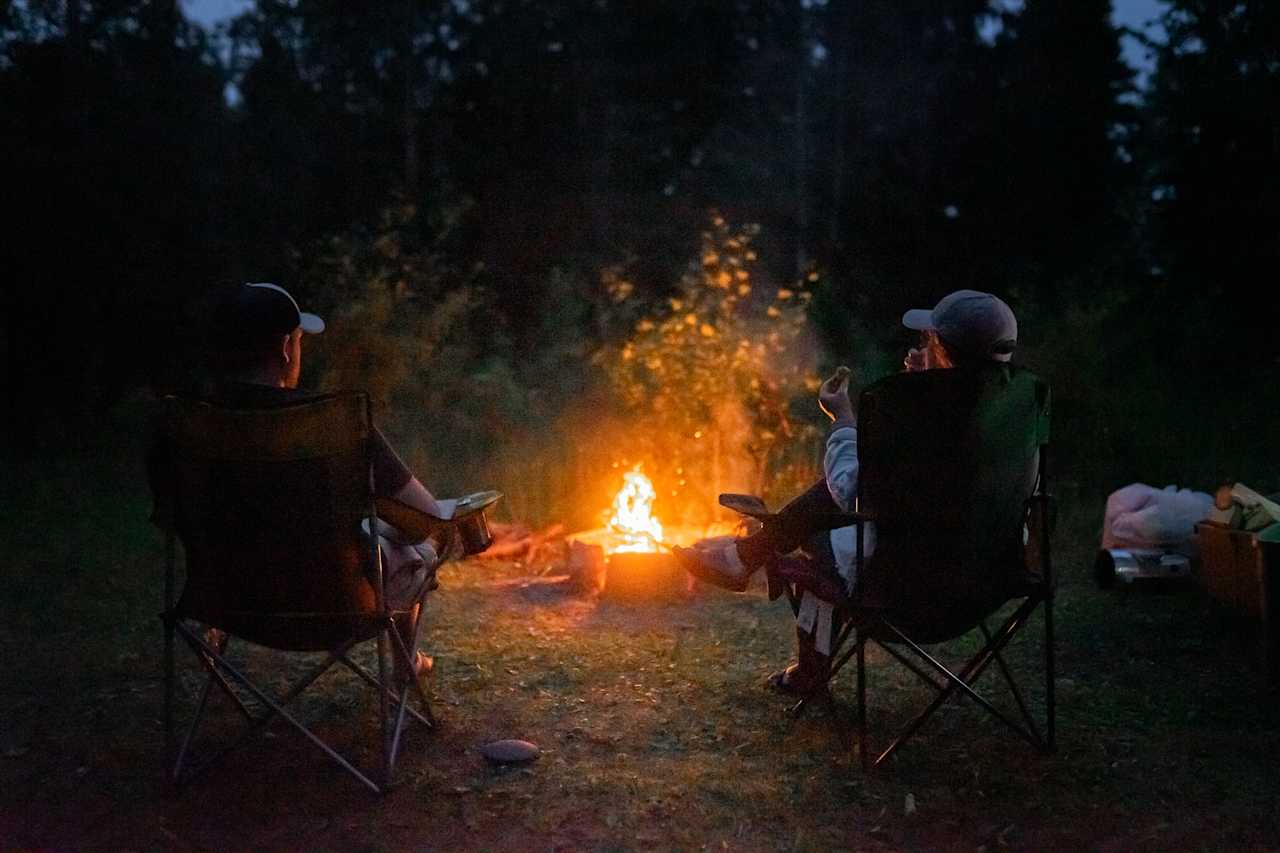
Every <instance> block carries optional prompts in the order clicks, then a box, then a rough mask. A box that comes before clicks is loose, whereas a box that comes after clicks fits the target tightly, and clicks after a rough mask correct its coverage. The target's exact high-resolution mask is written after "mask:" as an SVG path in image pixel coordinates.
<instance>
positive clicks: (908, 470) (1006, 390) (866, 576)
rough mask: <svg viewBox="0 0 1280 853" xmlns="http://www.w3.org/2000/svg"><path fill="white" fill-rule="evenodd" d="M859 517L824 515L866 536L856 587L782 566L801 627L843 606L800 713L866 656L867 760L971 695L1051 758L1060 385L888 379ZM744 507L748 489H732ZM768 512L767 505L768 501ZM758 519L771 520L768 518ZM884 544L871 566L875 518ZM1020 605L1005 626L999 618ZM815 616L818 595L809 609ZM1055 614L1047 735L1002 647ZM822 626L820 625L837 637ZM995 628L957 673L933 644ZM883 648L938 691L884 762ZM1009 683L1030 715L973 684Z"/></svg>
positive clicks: (1047, 625)
mask: <svg viewBox="0 0 1280 853" xmlns="http://www.w3.org/2000/svg"><path fill="white" fill-rule="evenodd" d="M858 419H859V429H858V442H859V448H858V456H859V463H860V472H859V490H858V491H859V493H858V504H857V507H856V509H857V512H854V513H845V514H830V515H827V516H824V517H822V518H818V519H815V525H814V527H815V528H824V529H832V528H835V527H843V526H849V525H854V526H856V528H857V551H856V556H855V568H856V580H855V584H854V589H853V590H852V593H851V594H847V595H846V594H845V591H844V589H843V584H841V583H839V582H835V583H833V582H832V579H830V578H829V577H827V576H825V575H823V576H819V575H818V574H817V573H816V572H814V570H813V566H812V563H811V562H810V561H809V560H807V559H805V558H802V557H796V556H784V557H779V558H777V559H776V560H774V561H772V565H770V566H769V567H768V575H769V581H770V588H771V594H774V595H780V594H781V593H782V592H785V593H786V595H787V597H788V600H789V602H790V603H791V606H792V608H793V610H794V611H795V612H796V615H797V619H798V620H799V617H800V614H801V611H802V609H806V602H805V598H806V597H807V596H813V597H815V598H816V599H818V601H819V602H822V603H825V606H828V607H830V608H832V610H833V614H832V618H831V621H830V629H829V630H830V631H831V635H830V637H829V646H830V655H829V657H828V658H827V659H828V660H829V661H831V665H830V667H829V669H828V671H827V673H826V677H825V678H822V679H820V680H819V683H818V684H817V685H816V686H815V688H814V689H813V690H812V691H811V692H810V693H809V694H807V695H806V696H804V698H802V699H801V700H800V701H799V702H798V703H797V704H796V706H795V707H794V709H793V710H794V711H795V712H797V713H799V712H801V711H802V710H803V709H804V708H805V706H806V705H807V704H808V702H809V701H810V700H811V699H812V698H814V697H815V696H817V695H820V694H825V689H826V685H827V682H829V681H830V679H831V678H832V677H834V676H835V675H836V673H838V672H839V671H840V669H841V668H842V667H843V666H844V665H845V664H846V663H848V662H849V660H850V659H851V658H852V659H854V660H855V662H856V679H857V720H858V745H859V752H860V755H861V760H862V763H863V766H864V767H868V766H879V765H880V764H882V763H884V762H885V761H886V760H887V759H888V758H889V757H890V756H891V755H893V754H894V753H895V752H896V751H897V750H898V748H899V747H901V746H902V745H903V744H904V743H906V742H907V740H908V739H909V738H910V737H911V736H912V735H913V734H915V732H916V731H918V730H919V728H920V727H921V726H922V725H923V724H924V723H925V722H926V721H927V720H928V719H929V718H930V717H931V716H932V715H933V713H934V712H935V711H936V710H937V709H938V708H939V707H941V706H942V705H943V703H945V702H946V701H947V700H948V699H950V698H952V697H953V696H967V697H968V698H970V699H972V700H974V701H975V702H976V703H977V704H978V705H979V706H980V707H982V708H983V709H985V710H986V711H987V712H989V713H990V714H991V715H992V716H993V717H995V718H996V719H997V720H999V721H1000V722H1002V723H1003V724H1005V725H1006V726H1008V727H1009V728H1010V729H1011V730H1012V731H1013V732H1015V733H1017V734H1018V735H1020V736H1021V737H1023V738H1025V739H1026V740H1027V741H1029V742H1030V743H1031V744H1032V745H1033V746H1035V747H1036V748H1038V749H1040V750H1042V751H1045V752H1052V751H1053V750H1054V749H1055V733H1054V702H1055V699H1054V650H1053V643H1054V640H1053V595H1054V584H1053V575H1052V567H1051V561H1050V550H1049V528H1050V517H1051V509H1052V504H1051V500H1050V497H1049V495H1048V493H1047V488H1046V487H1047V482H1048V480H1047V467H1048V438H1049V387H1048V385H1047V384H1045V383H1044V382H1043V381H1041V380H1040V379H1039V378H1037V377H1036V376H1034V375H1033V374H1031V373H1029V372H1027V371H1024V370H1020V369H1017V368H1012V367H1009V366H1006V365H994V364H993V365H984V366H982V367H980V368H973V369H969V368H965V369H955V370H934V371H925V372H920V373H904V374H897V375H894V376H890V377H888V378H886V379H884V380H881V381H880V382H877V383H875V384H873V385H871V386H869V387H868V388H867V389H866V390H864V391H863V393H862V394H861V396H860V398H859V408H858ZM726 497H728V498H730V500H729V501H728V502H727V503H726V505H729V506H733V507H735V508H741V507H742V506H743V502H742V499H741V496H738V497H736V498H735V497H734V496H726ZM760 508H761V509H763V505H762V504H761V505H760ZM751 514H755V515H757V517H758V518H760V519H761V520H762V521H763V522H764V523H766V524H768V523H769V514H768V513H767V510H766V511H765V512H763V513H760V512H756V513H751ZM870 522H874V525H875V537H876V540H875V548H874V552H873V553H872V554H871V555H870V556H869V557H864V554H865V547H866V534H867V532H868V531H867V524H868V523H870ZM1010 601H1016V602H1017V606H1016V607H1015V608H1014V610H1013V612H1012V613H1011V614H1010V615H1009V616H1008V617H1007V618H1005V619H1004V621H1003V622H1002V623H1001V624H1000V625H999V627H998V628H996V630H994V631H992V630H991V629H990V628H989V626H988V621H989V620H990V618H991V616H992V615H993V614H994V613H995V612H996V611H997V610H999V609H1000V608H1002V607H1003V606H1004V605H1005V604H1006V603H1008V602H1010ZM808 604H809V608H808V609H812V604H813V603H812V602H809V603H808ZM1042 604H1043V605H1044V630H1045V634H1044V678H1045V682H1044V690H1045V699H1044V714H1045V721H1044V731H1043V733H1042V732H1041V730H1040V728H1039V727H1038V726H1037V724H1036V721H1035V720H1034V719H1033V717H1032V714H1031V713H1030V711H1029V710H1028V706H1027V702H1026V700H1025V699H1024V697H1023V695H1022V691H1021V690H1020V689H1019V688H1018V685H1017V682H1016V681H1015V680H1014V678H1013V676H1012V674H1011V672H1010V670H1009V667H1008V666H1007V665H1006V663H1005V660H1004V658H1003V657H1002V652H1003V650H1004V649H1005V647H1006V646H1007V645H1008V643H1009V641H1010V640H1011V639H1012V638H1013V637H1014V636H1015V635H1016V634H1018V632H1019V631H1020V630H1021V629H1022V628H1023V627H1024V626H1025V625H1026V624H1027V622H1028V620H1029V619H1030V617H1031V616H1032V614H1033V613H1034V611H1035V610H1036V608H1037V607H1039V606H1040V605H1042ZM825 627H826V626H825V620H819V625H818V626H815V627H814V629H813V630H814V631H818V630H821V629H823V628H825ZM974 629H977V630H978V631H980V632H981V636H982V641H983V642H982V647H981V648H980V649H979V650H978V651H977V652H976V653H975V654H974V655H973V656H972V657H971V658H970V659H969V660H968V661H967V662H965V663H964V664H963V665H962V666H960V667H959V668H958V669H955V670H953V669H950V668H948V667H947V666H945V665H944V664H943V663H941V662H940V661H939V660H938V659H937V657H936V656H935V655H933V654H931V653H930V652H929V651H927V650H926V649H925V648H924V647H925V646H927V645H932V644H935V643H941V642H944V641H947V640H951V639H954V638H956V637H959V636H961V635H963V634H966V633H968V632H969V631H971V630H974ZM869 642H872V643H875V644H877V645H878V646H880V647H882V648H883V649H884V650H885V652H887V653H888V654H889V656H890V657H892V658H893V659H894V660H896V661H897V662H899V663H900V664H902V665H903V666H905V667H906V668H907V669H908V670H909V671H911V672H912V673H914V674H915V675H917V676H919V677H920V678H921V679H922V680H923V681H924V682H925V683H927V684H928V685H929V686H930V687H932V688H933V690H934V691H935V693H936V696H935V697H934V698H933V700H932V701H931V702H930V703H929V704H928V705H927V706H926V707H925V708H924V710H923V711H921V712H920V713H919V714H918V715H917V716H916V717H915V718H914V719H913V720H912V721H911V722H910V723H909V724H908V725H907V726H906V727H905V728H904V729H903V730H902V731H901V732H900V733H899V734H898V735H897V736H896V737H895V738H894V739H893V741H892V742H891V743H890V744H889V746H888V747H887V748H885V749H884V750H883V751H881V752H880V753H879V754H878V755H877V756H876V757H875V759H874V761H872V759H871V753H870V751H869V744H868V736H867V707H866V691H867V685H866V646H867V643H869ZM992 663H995V664H996V667H997V669H999V671H1000V673H1001V674H1002V675H1003V676H1004V680H1005V681H1006V682H1007V684H1008V686H1009V688H1010V692H1011V693H1012V695H1013V698H1014V701H1015V702H1016V704H1017V707H1018V711H1019V715H1020V719H1014V718H1013V717H1012V716H1010V715H1009V714H1006V713H1005V712H1004V711H1002V710H1001V709H999V708H997V707H996V706H995V705H993V704H992V703H991V702H990V701H989V700H988V699H987V698H986V697H985V696H983V695H982V694H980V693H978V692H977V690H975V688H974V685H975V683H976V682H977V680H978V678H979V677H980V676H981V675H982V674H983V672H984V671H986V669H987V668H988V666H989V665H990V664H992Z"/></svg>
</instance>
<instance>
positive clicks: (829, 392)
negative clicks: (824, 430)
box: [818, 365, 853, 421]
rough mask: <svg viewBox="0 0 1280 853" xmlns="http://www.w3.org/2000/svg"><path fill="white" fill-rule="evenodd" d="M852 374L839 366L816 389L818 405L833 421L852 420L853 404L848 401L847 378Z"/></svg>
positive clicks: (847, 369)
mask: <svg viewBox="0 0 1280 853" xmlns="http://www.w3.org/2000/svg"><path fill="white" fill-rule="evenodd" d="M852 372H853V371H851V370H849V368H847V367H845V366H843V365H841V366H840V367H837V368H836V372H835V373H833V374H832V375H831V377H830V378H828V379H827V381H826V382H823V383H822V385H821V386H820V387H819V388H818V405H819V406H821V407H822V411H824V412H826V414H827V417H829V418H831V420H833V421H839V420H852V419H853V403H852V402H851V401H850V400H849V376H850V374H851V373H852Z"/></svg>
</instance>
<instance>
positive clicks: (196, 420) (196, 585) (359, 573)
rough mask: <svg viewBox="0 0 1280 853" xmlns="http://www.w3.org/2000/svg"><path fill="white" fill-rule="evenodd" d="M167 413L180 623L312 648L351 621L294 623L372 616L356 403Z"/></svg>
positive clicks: (177, 407) (362, 420)
mask: <svg viewBox="0 0 1280 853" xmlns="http://www.w3.org/2000/svg"><path fill="white" fill-rule="evenodd" d="M166 406H167V409H166V413H165V414H166V418H165V424H166V435H167V440H168V444H169V447H170V452H171V454H172V457H173V462H174V473H175V481H176V483H175V494H174V495H173V499H174V507H175V526H176V529H177V532H178V535H179V537H180V538H181V540H182V544H183V549H184V551H185V554H186V567H187V580H186V586H185V587H184V589H183V593H182V599H181V602H180V604H179V610H180V611H181V612H182V613H183V614H184V615H187V616H191V617H194V618H197V619H199V620H201V621H203V622H207V623H210V624H213V625H217V626H218V627H223V628H226V629H227V630H230V631H232V632H233V633H236V634H239V635H241V636H246V637H248V638H249V639H255V640H257V641H259V642H265V643H266V644H268V645H276V646H281V647H291V648H307V647H323V646H324V645H325V644H326V643H327V641H328V640H327V636H328V635H329V634H332V633H334V632H335V631H336V632H338V633H341V631H342V630H344V629H349V627H350V626H351V625H352V624H354V622H352V621H351V620H349V619H342V618H329V617H318V616H317V617H315V618H313V619H311V621H310V622H308V621H307V619H306V618H299V617H297V616H296V614H358V613H365V614H367V613H371V612H373V611H374V610H375V605H376V598H375V594H374V590H373V586H372V585H371V583H370V579H371V577H372V573H371V572H369V571H368V570H367V569H368V566H369V562H370V549H369V546H368V545H367V544H366V540H365V538H364V537H363V535H362V533H361V531H360V522H361V520H362V519H363V518H365V517H367V515H368V513H369V506H370V489H371V483H370V474H369V458H370V457H369V453H370V451H369V447H370V436H371V434H372V426H371V423H370V418H369V409H368V404H367V399H366V397H365V396H364V395H363V394H337V395H329V396H324V397H316V398H311V399H308V400H305V401H302V402H290V403H285V404H281V405H277V406H272V407H269V408H252V409H234V408H224V407H221V406H216V405H212V404H210V403H207V402H200V401H193V400H184V399H177V398H169V399H168V400H166ZM273 617H274V618H273ZM357 621H358V620H357Z"/></svg>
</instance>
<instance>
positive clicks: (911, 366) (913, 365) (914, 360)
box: [902, 347, 929, 373]
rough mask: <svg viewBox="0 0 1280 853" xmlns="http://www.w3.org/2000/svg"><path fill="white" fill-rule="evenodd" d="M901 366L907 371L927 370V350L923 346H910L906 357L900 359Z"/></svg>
mask: <svg viewBox="0 0 1280 853" xmlns="http://www.w3.org/2000/svg"><path fill="white" fill-rule="evenodd" d="M902 367H903V369H904V370H906V371H907V372H908V373H916V372H918V371H921V370H928V369H929V350H928V349H927V348H925V347H912V348H911V349H909V350H907V357H906V358H904V359H903V360H902Z"/></svg>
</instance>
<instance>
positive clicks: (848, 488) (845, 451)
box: [822, 423, 858, 512]
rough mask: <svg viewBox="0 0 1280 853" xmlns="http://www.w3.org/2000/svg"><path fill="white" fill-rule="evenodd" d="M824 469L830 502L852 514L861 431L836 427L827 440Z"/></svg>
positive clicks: (841, 426)
mask: <svg viewBox="0 0 1280 853" xmlns="http://www.w3.org/2000/svg"><path fill="white" fill-rule="evenodd" d="M822 469H823V473H824V474H826V478H827V490H828V491H829V492H831V499H832V500H834V501H835V502H836V503H837V504H839V506H840V508H841V509H842V510H844V511H845V512H852V511H853V508H854V505H855V503H856V502H857V497H858V428H857V427H856V426H854V425H853V424H852V423H847V424H837V425H836V427H835V429H833V430H832V431H831V435H829V436H828V437H827V452H826V454H825V455H824V456H823V458H822Z"/></svg>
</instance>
